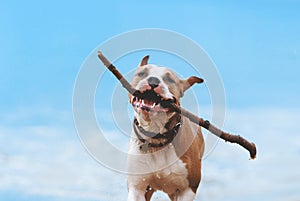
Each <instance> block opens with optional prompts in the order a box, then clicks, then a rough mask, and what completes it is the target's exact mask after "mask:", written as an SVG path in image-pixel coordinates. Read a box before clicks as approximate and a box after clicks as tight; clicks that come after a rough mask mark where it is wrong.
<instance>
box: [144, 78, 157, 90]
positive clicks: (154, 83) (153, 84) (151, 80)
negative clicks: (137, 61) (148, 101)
mask: <svg viewBox="0 0 300 201" xmlns="http://www.w3.org/2000/svg"><path fill="white" fill-rule="evenodd" d="M147 81H148V84H149V86H150V87H151V88H152V89H154V88H156V87H158V85H159V83H160V81H159V79H158V78H156V77H149V78H148V80H147Z"/></svg>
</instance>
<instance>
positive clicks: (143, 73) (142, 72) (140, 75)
mask: <svg viewBox="0 0 300 201" xmlns="http://www.w3.org/2000/svg"><path fill="white" fill-rule="evenodd" d="M137 75H138V76H139V77H144V76H145V75H146V72H145V71H141V72H139V73H138V74H137Z"/></svg>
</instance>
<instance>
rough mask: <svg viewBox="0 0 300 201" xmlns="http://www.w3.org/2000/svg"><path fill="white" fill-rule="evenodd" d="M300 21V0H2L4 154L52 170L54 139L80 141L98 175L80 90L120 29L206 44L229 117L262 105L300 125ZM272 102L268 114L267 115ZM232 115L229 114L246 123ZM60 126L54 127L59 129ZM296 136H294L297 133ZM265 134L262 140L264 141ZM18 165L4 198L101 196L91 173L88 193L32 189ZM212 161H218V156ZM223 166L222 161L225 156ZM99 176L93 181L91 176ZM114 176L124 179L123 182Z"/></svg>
mask: <svg viewBox="0 0 300 201" xmlns="http://www.w3.org/2000/svg"><path fill="white" fill-rule="evenodd" d="M299 21H300V2H299V1H296V0H295V1H293V0H277V1H276V0H275V1H268V0H262V1H243V2H238V1H194V0H192V1H177V0H175V1H172V2H167V1H165V2H162V1H158V0H154V1H148V2H140V1H85V2H84V3H77V2H74V1H46V2H45V1H44V2H39V1H14V0H13V1H5V2H2V3H1V6H0V25H1V29H0V36H1V37H0V44H1V48H0V58H1V61H0V92H1V93H0V94H1V99H0V111H1V113H0V129H1V130H0V143H1V144H0V145H1V146H2V147H0V162H1V163H2V162H3V161H5V160H6V159H5V160H4V159H3V158H6V157H8V159H9V158H11V160H12V161H14V160H15V159H18V158H19V157H21V159H24V160H21V161H25V162H24V163H22V164H23V165H24V164H30V163H31V162H32V161H35V162H38V161H39V163H38V164H39V165H40V169H39V168H36V171H37V172H39V171H40V172H43V171H44V170H45V169H44V168H46V165H45V164H44V162H45V161H44V160H42V159H41V158H43V157H50V156H51V155H49V152H52V148H51V146H58V147H59V149H58V150H62V151H66V150H64V147H65V145H66V144H68V145H69V143H70V142H72V143H71V145H70V147H76V149H75V148H74V150H76V151H74V153H77V154H79V155H80V157H79V158H80V159H78V160H80V161H85V162H86V163H87V164H88V165H87V167H86V169H87V170H88V169H91V170H93V171H95V172H96V173H98V170H96V169H97V168H99V167H98V166H97V164H96V163H94V162H93V161H92V159H90V157H89V156H88V155H87V154H86V155H85V154H84V153H81V152H84V149H83V148H82V149H81V147H80V143H79V142H78V138H77V135H76V131H75V129H74V125H73V120H72V92H73V87H74V83H75V80H76V76H77V74H78V72H79V70H80V66H81V64H82V63H83V62H84V60H85V58H86V57H87V56H88V55H89V54H90V52H91V51H92V50H93V49H94V48H95V47H97V46H98V45H99V44H101V43H103V42H104V41H106V40H107V39H109V38H111V37H113V36H115V35H117V34H120V33H123V32H127V31H130V30H133V29H141V28H162V29H169V30H172V31H175V32H178V33H181V34H183V35H185V36H187V37H189V38H191V39H192V40H194V41H195V42H197V43H198V44H199V45H200V46H201V47H202V48H203V49H204V50H205V51H206V52H207V53H208V55H209V56H210V57H211V59H212V60H213V61H214V63H215V64H216V67H217V69H218V71H219V73H220V75H221V77H222V80H223V82H224V87H225V91H226V103H227V108H228V111H227V114H228V113H230V111H232V112H233V114H244V113H245V112H249V114H251V115H252V114H254V113H255V112H256V113H258V114H259V115H260V113H259V112H262V113H264V115H265V113H269V114H274V115H275V114H276V115H280V114H282V113H283V114H284V115H283V117H286V118H283V117H282V118H279V119H276V118H275V117H274V118H275V120H274V119H272V120H274V121H271V120H270V122H268V123H267V125H269V126H271V125H273V123H276V122H284V124H287V121H288V120H289V121H290V122H295V124H297V122H296V119H300V118H299V115H298V114H297V113H295V111H298V110H299V100H300V79H299V78H298V77H299V74H300V39H299V36H300V25H299ZM153 60H154V61H155V58H153ZM131 62H132V61H131ZM134 62H135V61H134ZM136 62H138V61H136ZM160 62H161V63H163V61H160ZM111 83H114V81H112V82H111ZM108 84H109V83H108ZM198 89H201V88H197V90H198ZM266 108H267V111H265V112H263V111H264V109H266ZM101 109H102V108H101V107H100V108H99V110H101ZM228 115H229V117H228V119H231V120H241V119H239V118H237V117H235V116H234V117H232V118H230V114H228ZM251 115H250V117H253V116H251ZM262 116H263V115H262ZM267 117H269V116H267ZM292 117H293V118H292ZM245 119H249V117H247V118H246V117H245ZM250 120H251V118H250ZM228 121H229V120H228ZM233 123H234V122H228V123H227V128H228V129H231V128H235V129H238V130H241V129H240V128H237V127H236V126H234V125H233ZM111 127H113V126H111ZM247 128H248V127H247V126H245V130H246V131H244V130H241V131H244V132H246V133H247ZM283 128H285V127H283ZM283 128H282V129H283ZM297 129H298V128H297V126H294V127H293V126H292V127H291V128H290V129H287V128H286V130H288V131H289V133H296V132H298V131H297ZM52 132H53V133H55V134H54V135H52V134H51V133H52ZM269 132H270V131H269ZM249 133H250V131H249ZM292 136H293V137H295V136H294V134H293V135H292ZM258 139H260V138H259V137H258ZM297 139H298V138H297ZM1 140H2V142H1ZM58 141H63V142H64V143H61V142H58ZM266 141H267V139H261V144H264V143H266ZM7 142H9V143H11V144H7ZM22 142H26V143H27V145H26V146H25V147H22V148H21V147H19V146H20V144H22ZM47 142H49V147H47ZM279 142H280V140H278V141H275V142H274V143H279ZM30 143H32V144H30ZM65 143H66V144H65ZM290 143H293V142H290ZM39 144H42V145H45V146H46V147H47V148H46V149H45V150H44V151H39V148H40V147H36V146H37V145H39ZM289 145H290V146H293V147H294V148H295V150H294V149H293V153H296V155H295V157H296V158H297V157H298V158H299V153H300V152H299V150H300V149H299V146H300V145H299V144H293V145H291V144H289ZM70 150H73V148H71V149H70ZM294 151H295V152H294ZM37 152H39V153H37ZM55 153H57V154H59V152H55ZM68 153H69V152H68ZM1 154H2V155H1ZM286 154H287V153H286ZM70 155H71V157H70ZM287 155H288V154H287ZM34 157H37V159H36V160H38V161H36V160H35V159H33V158H34ZM64 157H65V159H66V160H70V159H72V160H74V161H76V160H77V157H76V156H75V154H72V153H69V155H68V154H66V156H64ZM216 158H218V157H216ZM31 159H32V161H31ZM218 159H219V158H218ZM223 162H224V161H223ZM287 162H288V161H287ZM74 163H76V162H74ZM216 163H217V162H216ZM18 164H19V163H18ZM18 164H17V165H16V164H15V163H12V164H9V165H6V166H4V168H3V169H2V171H3V173H1V172H0V183H1V178H2V177H1V174H2V176H3V174H4V175H6V176H5V178H6V179H7V181H12V182H11V184H8V185H1V184H0V199H1V200H27V199H29V198H30V200H34V199H35V200H66V199H70V200H74V199H75V198H74V196H73V197H71V198H70V197H68V196H69V194H68V192H69V191H71V190H70V189H75V190H76V189H77V188H80V192H87V194H88V195H89V196H87V198H86V199H85V198H84V196H82V197H81V198H82V199H81V200H97V199H95V197H97V195H99V194H97V193H95V192H96V190H97V187H95V186H94V187H92V186H93V185H91V183H93V182H94V180H92V178H93V177H92V175H89V174H88V173H87V172H88V171H87V172H85V173H84V175H83V176H82V178H81V180H80V179H79V180H78V181H82V182H83V184H85V185H87V186H91V188H95V189H94V190H95V192H94V191H92V192H90V191H89V190H87V191H85V190H84V189H82V186H81V185H79V184H78V186H76V187H73V186H70V189H68V188H67V190H65V191H63V190H62V191H61V192H58V191H56V190H55V186H57V185H56V183H55V182H54V181H53V183H51V182H50V183H51V185H50V188H49V189H50V190H49V191H47V190H44V191H41V190H36V191H31V190H30V188H28V189H27V188H24V185H25V184H24V185H22V184H21V183H18V182H17V180H15V179H14V176H13V175H19V174H20V177H22V178H27V177H26V176H24V175H22V174H21V173H20V172H18V170H23V169H22V168H19V169H18V167H19V166H18ZM54 164H55V165H57V166H58V167H59V165H61V166H62V167H65V166H66V165H65V164H64V163H63V162H62V161H60V160H59V161H56V160H55V161H53V164H52V165H54ZM76 164H77V163H76ZM210 164H215V161H214V160H213V162H211V163H210ZM218 165H219V166H220V167H223V165H222V160H221V162H220V163H219V164H218V163H217V164H216V166H218ZM266 166H267V165H266ZM22 167H27V166H25V165H24V166H22ZM10 168H12V169H10ZM66 168H68V166H66ZM62 169H63V168H62ZM0 170H1V168H0ZM23 171H24V174H25V173H27V171H26V170H23ZM48 171H49V170H48ZM74 171H75V172H76V171H77V170H74ZM78 171H80V169H79V170H78ZM103 171H104V170H103ZM29 172H30V171H29ZM104 172H105V171H104ZM106 173H107V174H106V175H104V176H103V175H102V176H103V178H109V177H110V176H111V173H110V172H108V171H106ZM28 174H29V175H30V174H32V173H31V172H30V173H28ZM61 174H63V173H61ZM58 175H59V174H58ZM212 175H213V174H212ZM9 176H11V179H10V177H9ZM102 176H101V175H100V176H99V177H101V178H102ZM212 177H213V176H212ZM3 178H4V176H3ZM46 178H47V177H46ZM117 178H118V177H117ZM121 179H122V182H123V178H121ZM90 180H92V182H91V183H88V182H89V181H90ZM5 181H6V180H5ZM24 181H26V179H24ZM55 181H56V180H55ZM58 181H59V180H58ZM14 182H15V183H14ZM114 182H115V183H114V184H117V183H118V180H117V179H116V181H114ZM122 182H120V183H122ZM79 183H80V182H79ZM45 185H46V184H45ZM64 185H66V186H67V187H68V185H71V184H70V183H68V182H66V183H65V184H64ZM122 185H123V184H122ZM122 185H121V186H122ZM12 186H17V187H16V188H13V187H12ZM29 186H30V185H29ZM122 187H123V186H122ZM99 188H100V189H101V188H102V185H100V187H99ZM204 188H206V187H204ZM45 189H46V188H45ZM291 189H293V188H291ZM100 191H101V190H100ZM72 192H73V191H72ZM125 192H126V191H125ZM298 195H299V194H298ZM28 196H29V198H28ZM75 197H76V194H75ZM216 200H217V198H216ZM237 200H238V199H237ZM266 200H267V199H266Z"/></svg>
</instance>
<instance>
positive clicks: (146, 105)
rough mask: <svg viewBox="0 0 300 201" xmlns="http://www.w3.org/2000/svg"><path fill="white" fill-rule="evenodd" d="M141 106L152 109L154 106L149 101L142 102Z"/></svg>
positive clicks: (153, 103)
mask: <svg viewBox="0 0 300 201" xmlns="http://www.w3.org/2000/svg"><path fill="white" fill-rule="evenodd" d="M142 106H144V107H150V108H153V107H154V106H155V102H152V101H149V100H142Z"/></svg>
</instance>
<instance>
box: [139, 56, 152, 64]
mask: <svg viewBox="0 0 300 201" xmlns="http://www.w3.org/2000/svg"><path fill="white" fill-rule="evenodd" d="M149 57H150V56H149V55H147V56H144V58H143V59H142V60H141V63H140V65H139V66H145V65H147V64H148V60H149Z"/></svg>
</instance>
